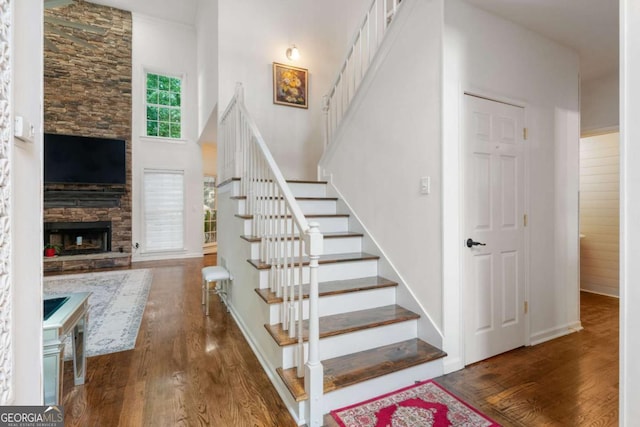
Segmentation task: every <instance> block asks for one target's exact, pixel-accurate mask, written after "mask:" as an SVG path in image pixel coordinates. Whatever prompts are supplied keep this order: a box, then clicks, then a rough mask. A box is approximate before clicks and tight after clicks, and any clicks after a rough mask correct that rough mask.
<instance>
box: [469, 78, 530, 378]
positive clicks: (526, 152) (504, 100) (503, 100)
mask: <svg viewBox="0 0 640 427" xmlns="http://www.w3.org/2000/svg"><path fill="white" fill-rule="evenodd" d="M466 96H472V97H475V98H480V99H484V100H487V101H492V102H498V103H500V104H506V105H510V106H513V107H518V108H522V109H523V116H524V119H523V120H524V121H523V126H524V127H528V120H527V112H528V111H529V106H528V104H527V103H526V102H523V101H521V100H516V99H512V98H508V97H503V96H498V95H496V94H490V93H487V92H483V91H480V90H464V91H463V92H462V94H461V96H460V109H459V112H460V117H461V120H460V128H459V129H458V132H459V140H458V144H459V147H458V155H459V159H458V161H459V165H460V171H459V172H460V178H459V187H460V188H459V199H460V200H459V208H460V211H459V213H458V217H459V219H460V229H459V233H460V236H461V237H464V232H465V230H466V223H465V215H464V213H465V212H466V206H465V200H464V194H465V190H466V189H465V179H466V170H467V169H466V160H465V146H464V144H465V142H466V141H465V129H466V125H467V120H468V119H467V117H466V114H465V107H464V106H465V102H466V98H465V97H466ZM534 140H535V133H534V132H529V135H528V138H527V140H526V141H525V144H524V149H523V160H524V161H523V164H524V174H523V175H524V210H525V213H526V214H527V215H528V223H529V224H528V225H527V226H526V227H524V300H525V301H527V302H528V306H529V307H528V308H529V310H528V312H527V313H526V314H525V315H524V318H523V319H524V335H525V336H524V337H523V338H524V339H523V342H524V345H525V346H529V345H531V316H530V314H531V309H532V307H531V298H530V296H531V292H530V281H531V280H530V278H531V274H530V272H531V270H530V268H531V263H530V257H531V255H530V252H531V251H530V246H531V232H530V229H531V215H530V214H529V213H530V211H531V209H530V183H531V180H530V170H531V169H530V168H531V162H530V160H531V155H530V147H531V143H532V141H534ZM462 243H463V242H462V241H461V242H460V245H459V251H458V256H459V259H460V279H461V281H460V301H459V304H460V305H459V310H460V317H461V323H460V343H461V352H460V357H461V358H462V362H463V363H462V364H463V366H466V342H465V337H466V326H465V324H466V317H465V304H466V300H465V283H464V278H465V277H466V276H465V274H466V271H465V264H464V255H465V249H467V248H466V246H464V245H463V244H462Z"/></svg>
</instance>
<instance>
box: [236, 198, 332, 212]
mask: <svg viewBox="0 0 640 427" xmlns="http://www.w3.org/2000/svg"><path fill="white" fill-rule="evenodd" d="M237 202H238V203H237V211H236V212H237V213H239V214H240V215H245V214H248V212H247V211H246V205H247V201H246V200H242V199H241V200H238V201H237ZM298 205H299V206H300V209H301V210H302V213H303V214H304V215H313V214H316V215H335V213H336V205H337V203H336V201H335V200H298ZM262 209H266V211H265V213H270V214H274V215H275V214H276V212H277V209H278V207H277V206H267V207H263V208H262ZM280 209H281V210H282V212H284V207H283V206H282V205H281V206H280Z"/></svg>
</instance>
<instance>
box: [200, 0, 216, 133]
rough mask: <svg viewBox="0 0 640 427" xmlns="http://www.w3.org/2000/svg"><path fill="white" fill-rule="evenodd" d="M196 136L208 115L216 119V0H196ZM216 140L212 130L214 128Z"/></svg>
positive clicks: (202, 128) (202, 127) (204, 124)
mask: <svg viewBox="0 0 640 427" xmlns="http://www.w3.org/2000/svg"><path fill="white" fill-rule="evenodd" d="M196 31H197V37H198V50H197V57H198V137H200V135H201V134H202V131H203V130H204V128H205V126H206V125H207V122H208V121H209V118H210V117H211V116H212V115H213V116H215V118H214V123H216V122H217V112H216V106H217V102H218V0H198V14H197V15H196ZM213 138H214V141H215V131H214V136H213Z"/></svg>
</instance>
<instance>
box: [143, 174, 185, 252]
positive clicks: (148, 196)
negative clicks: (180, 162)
mask: <svg viewBox="0 0 640 427" xmlns="http://www.w3.org/2000/svg"><path fill="white" fill-rule="evenodd" d="M144 222H145V250H146V251H150V252H152V251H170V250H182V249H184V172H183V171H159V170H146V171H145V172H144Z"/></svg>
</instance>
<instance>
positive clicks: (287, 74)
mask: <svg viewBox="0 0 640 427" xmlns="http://www.w3.org/2000/svg"><path fill="white" fill-rule="evenodd" d="M273 103H274V104H278V105H286V106H289V107H297V108H309V70H307V69H306V68H300V67H293V66H291V65H286V64H280V63H278V62H274V63H273Z"/></svg>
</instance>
